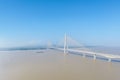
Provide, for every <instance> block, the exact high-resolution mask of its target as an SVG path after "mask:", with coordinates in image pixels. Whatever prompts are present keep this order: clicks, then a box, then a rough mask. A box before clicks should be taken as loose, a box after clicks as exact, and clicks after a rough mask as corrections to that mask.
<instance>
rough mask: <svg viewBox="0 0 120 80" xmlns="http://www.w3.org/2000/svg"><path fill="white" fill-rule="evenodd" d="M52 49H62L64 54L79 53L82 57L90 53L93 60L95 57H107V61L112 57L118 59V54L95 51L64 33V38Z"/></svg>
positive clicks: (119, 56) (119, 57)
mask: <svg viewBox="0 0 120 80" xmlns="http://www.w3.org/2000/svg"><path fill="white" fill-rule="evenodd" d="M54 49H57V50H61V51H64V55H67V54H69V52H74V53H80V54H82V55H83V57H86V55H92V56H93V59H94V60H96V59H97V57H104V58H106V59H108V62H111V60H112V59H120V55H114V54H106V53H103V52H96V51H94V50H92V49H90V48H88V47H85V46H84V45H82V44H80V43H79V42H77V41H76V40H74V39H72V38H71V37H69V36H67V35H66V34H65V36H64V40H62V41H60V42H59V43H58V44H57V45H56V47H54Z"/></svg>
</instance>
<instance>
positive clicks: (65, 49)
mask: <svg viewBox="0 0 120 80" xmlns="http://www.w3.org/2000/svg"><path fill="white" fill-rule="evenodd" d="M67 53H68V42H67V35H66V33H65V37H64V54H65V55H66V54H67Z"/></svg>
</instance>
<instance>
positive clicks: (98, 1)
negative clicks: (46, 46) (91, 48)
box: [0, 0, 120, 47]
mask: <svg viewBox="0 0 120 80" xmlns="http://www.w3.org/2000/svg"><path fill="white" fill-rule="evenodd" d="M65 32H66V33H67V34H69V35H70V36H72V37H73V38H74V39H76V40H77V41H79V42H82V43H84V44H87V45H103V46H120V0H0V47H13V46H23V45H35V44H41V43H42V44H43V43H45V42H47V41H52V42H54V43H55V42H57V41H59V40H61V39H62V38H63V36H64V33H65Z"/></svg>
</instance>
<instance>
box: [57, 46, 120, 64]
mask: <svg viewBox="0 0 120 80" xmlns="http://www.w3.org/2000/svg"><path fill="white" fill-rule="evenodd" d="M57 49H58V50H62V51H64V49H63V48H57ZM67 51H68V52H69V51H70V52H78V53H83V55H86V54H90V55H93V56H94V59H96V56H102V57H105V58H108V61H109V62H111V59H120V55H113V54H105V53H98V52H92V51H85V50H74V49H67Z"/></svg>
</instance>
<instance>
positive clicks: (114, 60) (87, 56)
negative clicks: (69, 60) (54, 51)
mask: <svg viewBox="0 0 120 80" xmlns="http://www.w3.org/2000/svg"><path fill="white" fill-rule="evenodd" d="M68 53H69V54H73V55H77V56H81V57H83V53H78V52H70V51H69V52H68ZM85 57H86V58H93V55H88V54H85ZM96 59H98V60H103V61H108V59H107V58H105V57H101V56H96ZM111 62H118V63H120V59H112V60H111Z"/></svg>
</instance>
